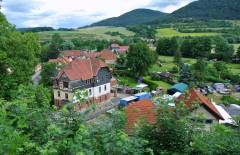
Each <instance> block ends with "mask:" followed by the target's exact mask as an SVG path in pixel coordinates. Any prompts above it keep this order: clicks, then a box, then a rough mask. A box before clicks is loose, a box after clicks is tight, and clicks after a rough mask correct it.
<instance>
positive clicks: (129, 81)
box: [117, 77, 137, 87]
mask: <svg viewBox="0 0 240 155" xmlns="http://www.w3.org/2000/svg"><path fill="white" fill-rule="evenodd" d="M117 79H118V80H119V83H120V84H124V85H127V86H129V87H135V86H136V85H137V81H136V80H135V79H134V78H131V77H117Z"/></svg>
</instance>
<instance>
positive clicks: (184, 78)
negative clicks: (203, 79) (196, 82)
mask: <svg viewBox="0 0 240 155" xmlns="http://www.w3.org/2000/svg"><path fill="white" fill-rule="evenodd" d="M179 81H180V82H183V83H186V84H191V83H192V82H193V76H192V72H191V69H190V67H189V65H188V64H182V65H181V67H180V73H179Z"/></svg>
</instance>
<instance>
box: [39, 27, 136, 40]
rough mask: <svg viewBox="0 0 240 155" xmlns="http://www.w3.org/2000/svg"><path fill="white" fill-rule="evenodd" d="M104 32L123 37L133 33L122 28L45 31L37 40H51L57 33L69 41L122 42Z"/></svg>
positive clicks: (118, 37) (119, 38) (40, 33)
mask: <svg viewBox="0 0 240 155" xmlns="http://www.w3.org/2000/svg"><path fill="white" fill-rule="evenodd" d="M106 32H119V33H120V34H122V35H124V36H127V37H128V36H134V35H135V33H134V32H131V31H128V30H127V29H126V28H124V27H110V26H98V27H90V28H82V29H78V30H75V31H46V32H39V33H38V35H39V38H40V40H41V41H47V40H51V37H52V35H53V34H54V33H59V34H60V36H61V37H62V38H63V39H64V40H71V39H73V38H79V37H80V38H83V39H89V40H94V39H105V40H120V41H121V40H122V38H121V37H120V36H119V35H117V36H111V35H109V34H106Z"/></svg>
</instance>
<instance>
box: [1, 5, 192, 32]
mask: <svg viewBox="0 0 240 155" xmlns="http://www.w3.org/2000/svg"><path fill="white" fill-rule="evenodd" d="M191 1H193V0H19V1H18V0H3V12H4V14H5V15H6V16H7V18H8V20H9V21H10V22H11V23H13V24H15V25H16V26H17V27H36V26H52V27H79V26H85V25H88V24H91V23H93V22H96V21H99V20H102V19H105V18H110V17H116V16H119V15H121V14H123V13H125V12H128V11H130V10H133V9H137V8H150V9H155V10H160V11H163V12H171V11H173V10H176V9H178V8H179V7H181V6H184V5H186V4H188V3H189V2H191Z"/></svg>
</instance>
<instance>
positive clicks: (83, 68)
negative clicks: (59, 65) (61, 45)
mask: <svg viewBox="0 0 240 155" xmlns="http://www.w3.org/2000/svg"><path fill="white" fill-rule="evenodd" d="M104 67H107V65H106V64H105V63H104V62H102V61H101V60H97V59H82V60H78V59H76V60H73V61H72V62H71V63H70V64H68V65H66V66H65V67H64V68H63V69H62V70H61V71H60V72H59V74H58V76H57V79H59V78H60V77H61V76H62V75H63V74H66V76H67V77H68V78H69V79H70V80H88V79H91V78H93V77H94V76H96V75H97V73H98V70H99V69H101V68H104Z"/></svg>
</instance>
